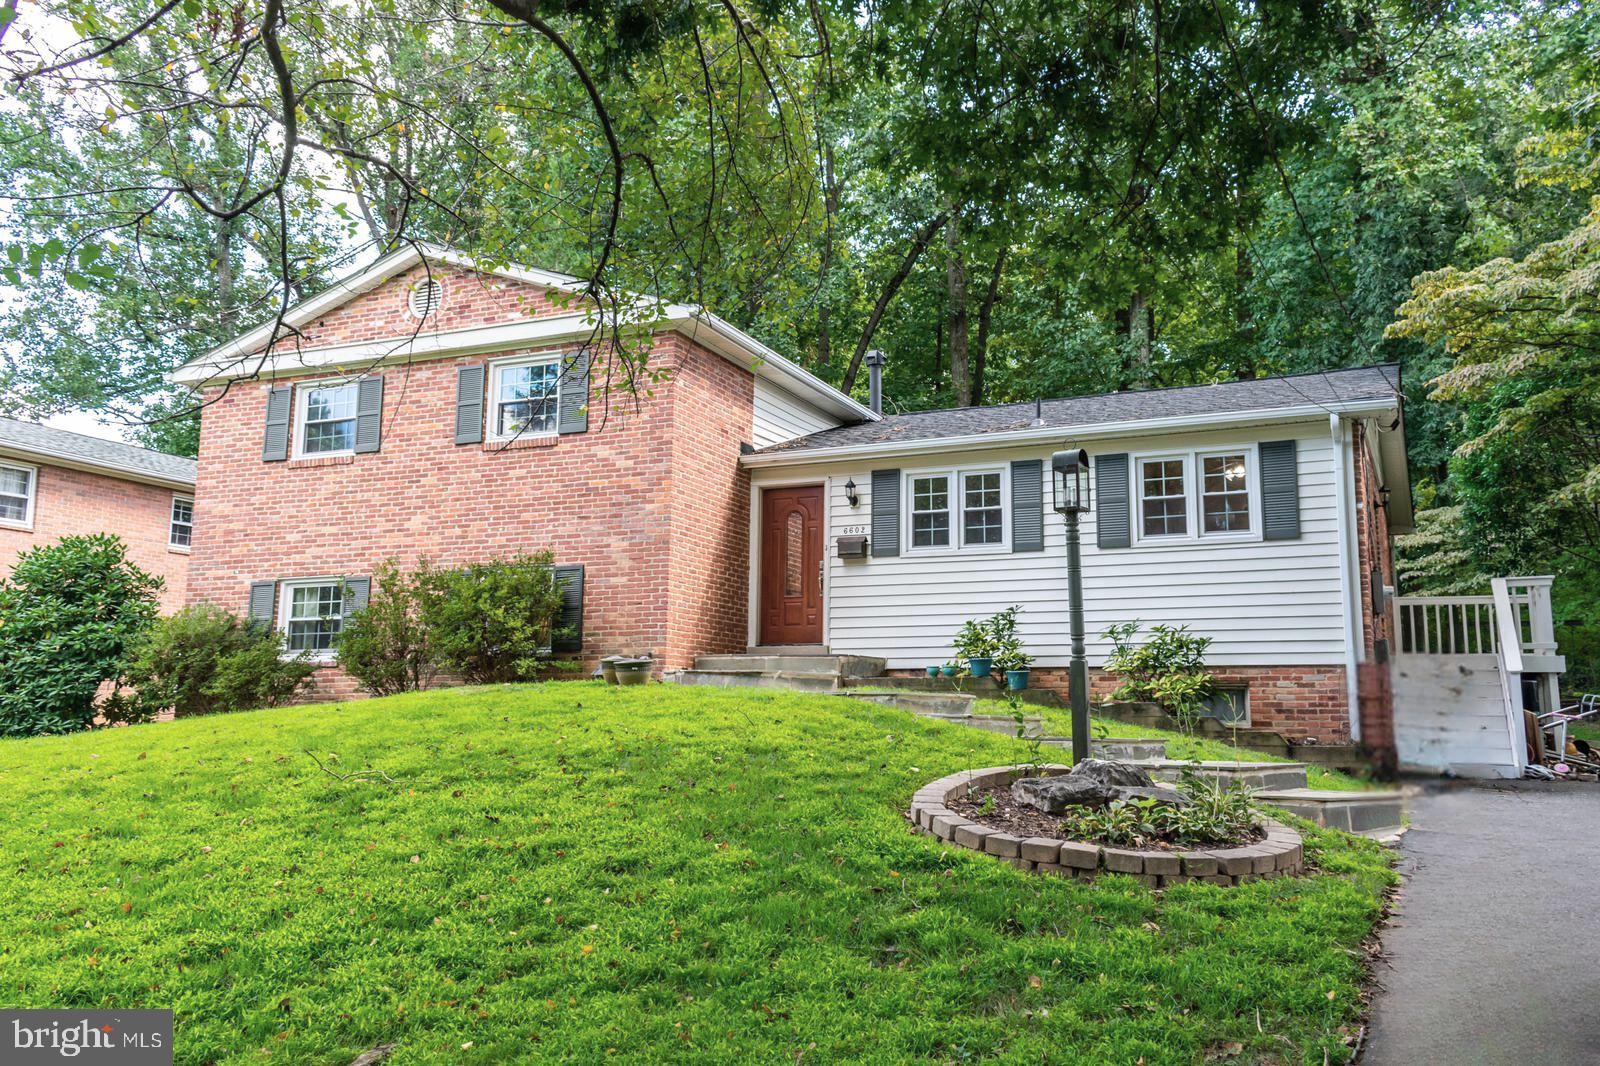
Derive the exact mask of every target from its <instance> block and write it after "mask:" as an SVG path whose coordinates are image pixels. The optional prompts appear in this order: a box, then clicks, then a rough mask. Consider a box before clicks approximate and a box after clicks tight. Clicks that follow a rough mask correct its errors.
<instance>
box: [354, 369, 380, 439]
mask: <svg viewBox="0 0 1600 1066" xmlns="http://www.w3.org/2000/svg"><path fill="white" fill-rule="evenodd" d="M382 439H383V375H382V374H378V375H375V376H373V377H370V378H362V379H361V380H360V381H358V382H356V446H355V450H356V451H357V452H375V451H377V450H378V446H379V444H380V443H381V442H382Z"/></svg>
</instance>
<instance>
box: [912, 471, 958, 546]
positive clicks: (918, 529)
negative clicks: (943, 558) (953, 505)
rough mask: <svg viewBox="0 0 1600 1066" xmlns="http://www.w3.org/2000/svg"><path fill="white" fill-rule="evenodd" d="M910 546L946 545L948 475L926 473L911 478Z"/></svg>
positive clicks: (948, 500) (948, 531) (948, 515)
mask: <svg viewBox="0 0 1600 1066" xmlns="http://www.w3.org/2000/svg"><path fill="white" fill-rule="evenodd" d="M911 546H912V547H913V548H948V547H949V546H950V475H949V474H928V475H925V476H922V477H914V478H912V479H911Z"/></svg>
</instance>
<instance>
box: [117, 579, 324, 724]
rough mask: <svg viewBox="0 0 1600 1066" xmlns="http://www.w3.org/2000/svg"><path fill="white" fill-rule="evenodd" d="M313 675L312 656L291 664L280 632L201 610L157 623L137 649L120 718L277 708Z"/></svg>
mask: <svg viewBox="0 0 1600 1066" xmlns="http://www.w3.org/2000/svg"><path fill="white" fill-rule="evenodd" d="M314 669H315V666H314V664H312V663H311V662H310V661H309V660H308V658H307V657H306V656H305V655H299V656H295V657H293V658H287V659H286V658H284V657H283V651H282V644H281V643H280V641H279V639H278V634H277V633H276V632H274V631H272V630H270V629H267V628H266V627H264V626H259V625H252V624H249V623H246V622H245V621H243V620H242V619H240V618H239V616H238V615H235V614H233V613H232V612H230V611H226V610H224V609H223V608H221V607H218V606H216V605H215V604H210V603H202V604H197V605H196V606H194V607H186V608H184V609H183V610H181V611H179V612H178V613H177V614H174V615H172V616H171V617H168V618H163V619H161V620H159V621H158V622H156V624H155V625H154V626H152V627H151V628H150V630H149V632H148V633H147V634H146V635H145V636H144V638H143V639H142V640H140V641H139V642H138V643H137V645H136V646H135V647H134V649H133V654H132V657H131V661H130V662H129V663H128V667H127V669H126V670H125V671H124V672H123V675H122V691H121V692H120V693H119V694H118V695H117V697H116V699H115V701H114V702H115V706H116V709H117V717H119V718H121V719H123V720H126V721H146V720H148V719H150V718H151V717H153V716H154V715H156V714H159V713H161V712H162V711H165V710H168V709H171V711H172V712H173V714H174V715H176V716H177V717H179V718H189V717H193V716H196V715H203V714H220V713H223V712H226V711H245V710H251V709H253V708H256V707H275V706H277V705H279V704H281V703H286V702H288V701H289V700H290V699H291V698H292V697H293V696H294V694H295V693H297V692H298V691H300V688H301V687H302V686H303V685H304V684H305V683H306V681H307V679H309V678H310V677H311V673H312V671H313V670H314Z"/></svg>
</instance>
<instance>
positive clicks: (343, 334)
mask: <svg viewBox="0 0 1600 1066" xmlns="http://www.w3.org/2000/svg"><path fill="white" fill-rule="evenodd" d="M412 273H413V274H416V273H417V272H415V271H414V272H412ZM463 277H464V278H465V280H462V279H455V280H452V279H451V278H450V276H449V275H446V281H447V288H446V291H445V304H444V307H445V309H446V311H448V310H449V309H452V308H456V309H459V308H461V307H462V305H463V304H464V303H465V302H466V301H467V300H469V299H471V300H479V299H481V300H483V301H484V302H485V307H486V308H487V309H485V310H482V311H481V313H482V314H484V315H485V316H498V315H500V314H502V312H505V313H508V314H509V313H511V312H510V311H506V308H507V307H508V306H509V307H510V308H511V310H512V311H515V313H516V315H517V316H521V317H525V316H526V314H527V311H526V309H523V310H517V304H516V302H515V301H516V299H517V298H519V295H520V298H521V299H522V300H523V301H524V305H531V304H532V303H536V302H537V300H536V299H535V298H534V297H532V296H530V295H529V291H531V290H529V291H524V292H522V293H520V294H518V293H516V292H515V291H514V290H516V289H517V288H518V286H516V285H515V283H512V284H511V285H508V286H505V287H502V288H498V289H494V290H492V292H493V295H492V298H491V296H486V295H482V293H481V292H480V287H479V279H476V278H475V277H474V276H472V275H464V276H463ZM400 281H401V279H395V281H391V282H390V283H387V284H386V285H384V286H380V287H379V288H378V289H375V290H374V291H373V293H371V294H368V295H367V296H365V297H362V298H359V299H358V300H357V301H354V302H353V303H352V304H351V305H347V307H348V308H349V310H345V311H344V312H343V313H342V314H339V313H335V314H330V315H328V316H326V317H325V318H324V319H322V320H320V321H319V322H318V323H316V324H315V325H314V326H313V327H309V331H311V332H312V336H314V337H315V338H316V340H317V342H318V343H323V344H326V343H334V342H338V341H343V340H351V339H361V338H362V337H364V336H367V335H374V336H387V337H394V336H403V335H404V334H405V333H406V332H408V331H409V330H410V329H411V328H413V327H414V325H415V323H414V321H412V320H410V319H409V317H408V314H407V312H406V310H405V292H406V291H407V290H406V288H405V286H404V285H402V284H397V283H398V282H400ZM469 287H471V288H469ZM521 288H522V289H524V290H528V287H525V286H524V287H521ZM464 289H466V290H467V291H465V292H464V291H462V290H464ZM539 299H542V297H540V298H539ZM362 304H368V305H371V306H368V307H366V308H362V307H360V306H359V305H362ZM539 307H540V308H543V309H545V310H546V311H547V312H548V311H549V305H548V302H547V303H545V304H539ZM564 310H567V309H565V308H556V309H555V313H559V312H561V311H564ZM444 313H445V312H441V314H444ZM484 320H489V321H494V320H498V319H497V318H494V317H488V318H487V319H479V320H478V321H480V322H481V321H484ZM444 324H445V325H448V324H449V323H448V322H446V323H444ZM457 324H466V323H460V322H458V323H457ZM510 354H520V353H512V352H503V353H494V355H493V356H482V355H478V356H472V357H465V358H449V359H436V360H427V361H422V362H416V363H413V364H411V365H409V366H405V365H395V366H388V367H384V368H381V372H382V373H383V374H384V407H383V439H382V447H381V450H380V451H378V452H377V453H374V454H363V455H356V456H351V457H346V458H343V459H340V460H338V461H335V462H331V463H330V462H328V461H326V460H314V461H301V462H296V461H293V460H290V461H288V462H264V461H262V459H261V447H262V436H263V431H264V427H265V420H266V402H267V393H268V385H267V384H265V383H260V382H239V383H235V384H234V385H233V386H232V387H231V388H229V389H227V390H222V389H211V390H208V391H207V393H206V395H205V399H206V401H207V402H208V404H209V406H207V407H206V409H205V414H204V416H203V419H202V426H201V435H200V486H199V491H198V499H199V505H198V507H197V510H198V512H199V518H198V520H199V521H200V522H201V523H202V524H203V528H204V530H205V535H204V537H203V538H202V539H201V540H200V543H198V544H197V545H196V548H195V552H194V556H193V563H192V571H191V580H190V590H189V599H190V600H191V601H199V600H211V601H213V602H216V603H219V604H222V605H223V606H225V607H228V608H229V609H231V610H234V611H240V612H242V611H243V610H244V609H245V604H246V599H247V595H248V592H249V587H250V584H251V582H253V581H262V580H284V579H290V578H297V577H318V576H335V575H352V576H354V575H363V574H370V573H371V572H372V571H373V569H374V568H375V567H376V566H377V564H378V563H380V562H381V561H383V560H384V559H385V558H389V557H393V558H396V559H398V560H400V562H401V564H402V565H403V566H404V565H410V564H412V563H413V562H414V561H415V560H416V559H417V558H419V557H423V556H425V557H427V558H428V559H430V560H431V561H433V562H434V563H436V564H439V565H446V566H448V565H453V564H459V563H466V562H471V561H478V560H485V559H490V558H496V557H504V556H509V555H513V554H515V553H517V552H518V551H537V550H541V549H547V548H548V549H550V550H552V551H553V552H554V553H555V556H556V559H557V561H558V562H560V563H569V564H570V563H580V564H582V565H583V566H584V611H583V632H584V646H583V652H582V659H583V661H584V664H585V669H586V670H587V669H592V668H593V666H594V664H595V662H596V661H597V660H598V659H599V658H600V657H601V656H603V655H608V654H613V653H627V654H651V655H654V656H655V657H656V659H657V660H658V662H660V663H661V666H662V668H663V669H678V668H681V667H685V666H689V665H691V664H692V661H693V658H694V656H695V655H696V654H705V653H707V652H715V651H733V650H739V649H742V648H743V647H744V645H745V638H746V632H747V631H746V613H747V612H746V592H745V587H746V586H745V580H746V578H745V562H746V556H747V554H748V538H749V533H748V522H749V492H750V487H749V477H748V475H747V474H745V473H744V472H743V471H742V470H741V469H740V467H739V462H738V458H739V446H740V444H741V442H743V441H746V440H748V439H749V435H750V426H751V420H752V417H753V408H754V378H753V376H752V375H751V374H750V373H749V372H748V371H746V370H743V369H741V368H739V367H736V366H734V365H733V364H731V363H729V362H728V361H727V360H725V359H722V358H721V357H719V356H717V355H715V354H713V353H711V352H709V351H707V350H706V349H704V348H702V347H700V346H699V345H696V344H694V343H693V342H691V341H690V340H688V339H687V338H685V337H683V336H682V335H680V334H677V333H662V334H658V335H657V336H656V338H655V340H654V342H653V347H652V349H651V353H650V360H649V366H650V369H651V370H652V371H656V372H661V373H663V374H665V377H664V379H662V380H659V381H658V382H656V383H655V384H653V385H649V386H648V395H646V396H644V397H642V398H641V399H640V401H639V402H638V403H637V404H635V402H634V398H633V397H632V396H631V395H629V394H626V393H624V392H622V391H621V390H620V389H617V388H613V389H611V390H609V394H608V392H607V390H606V385H605V375H606V369H605V366H604V362H605V360H604V357H603V356H602V355H597V356H596V360H595V364H596V365H595V369H594V372H593V374H592V376H591V394H590V410H589V430H588V432H585V433H575V434H567V435H563V436H559V437H557V438H555V439H554V440H548V441H538V442H534V441H526V442H518V443H519V445H527V446H519V447H513V448H504V447H501V446H499V445H496V444H493V443H486V444H483V445H456V444H455V443H454V424H455V382H456V368H457V367H458V366H460V365H463V364H478V363H483V362H484V361H485V360H486V359H488V358H497V357H500V356H503V355H510ZM530 354H531V353H530ZM319 376H325V375H319ZM535 445H536V446H535ZM355 694H356V687H355V685H354V684H353V682H351V680H350V679H349V678H348V677H346V676H344V675H343V673H342V672H341V671H339V670H338V669H337V668H336V667H328V668H324V669H321V670H319V671H318V676H317V679H316V687H315V689H314V690H313V692H312V693H311V694H310V698H344V697H346V696H351V695H355Z"/></svg>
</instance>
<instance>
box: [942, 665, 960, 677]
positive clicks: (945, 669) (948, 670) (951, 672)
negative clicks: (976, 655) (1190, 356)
mask: <svg viewBox="0 0 1600 1066" xmlns="http://www.w3.org/2000/svg"><path fill="white" fill-rule="evenodd" d="M939 672H940V673H941V674H943V675H944V676H945V677H955V676H956V668H955V667H953V666H941V667H939Z"/></svg>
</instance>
